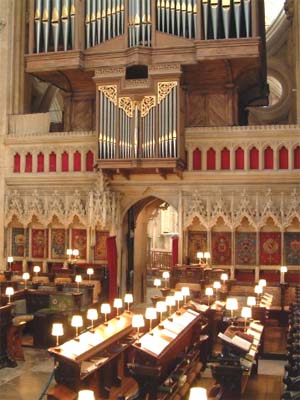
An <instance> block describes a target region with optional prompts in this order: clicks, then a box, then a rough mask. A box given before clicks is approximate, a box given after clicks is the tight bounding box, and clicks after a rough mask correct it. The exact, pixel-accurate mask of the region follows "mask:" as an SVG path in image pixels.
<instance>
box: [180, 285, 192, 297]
mask: <svg viewBox="0 0 300 400" xmlns="http://www.w3.org/2000/svg"><path fill="white" fill-rule="evenodd" d="M181 293H182V295H183V296H189V295H190V288H189V287H188V286H183V287H182V288H181Z"/></svg>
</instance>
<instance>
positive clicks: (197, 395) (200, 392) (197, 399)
mask: <svg viewBox="0 0 300 400" xmlns="http://www.w3.org/2000/svg"><path fill="white" fill-rule="evenodd" d="M189 400H207V391H206V389H204V388H201V387H192V388H191V389H190V396H189Z"/></svg>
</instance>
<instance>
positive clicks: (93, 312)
mask: <svg viewBox="0 0 300 400" xmlns="http://www.w3.org/2000/svg"><path fill="white" fill-rule="evenodd" d="M86 317H87V319H89V320H90V321H92V328H91V331H93V330H94V321H96V320H97V319H98V311H97V309H96V308H89V309H88V310H87V316H86Z"/></svg>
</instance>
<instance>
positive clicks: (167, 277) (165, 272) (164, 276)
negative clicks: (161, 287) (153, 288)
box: [162, 271, 170, 288]
mask: <svg viewBox="0 0 300 400" xmlns="http://www.w3.org/2000/svg"><path fill="white" fill-rule="evenodd" d="M162 277H163V279H164V280H165V288H167V287H168V280H169V279H170V272H169V271H164V272H163V274H162Z"/></svg>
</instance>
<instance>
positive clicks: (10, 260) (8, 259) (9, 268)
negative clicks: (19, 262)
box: [7, 256, 14, 271]
mask: <svg viewBox="0 0 300 400" xmlns="http://www.w3.org/2000/svg"><path fill="white" fill-rule="evenodd" d="M13 261H14V258H13V257H12V256H8V257H7V262H8V270H9V271H11V264H12V263H13Z"/></svg>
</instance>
